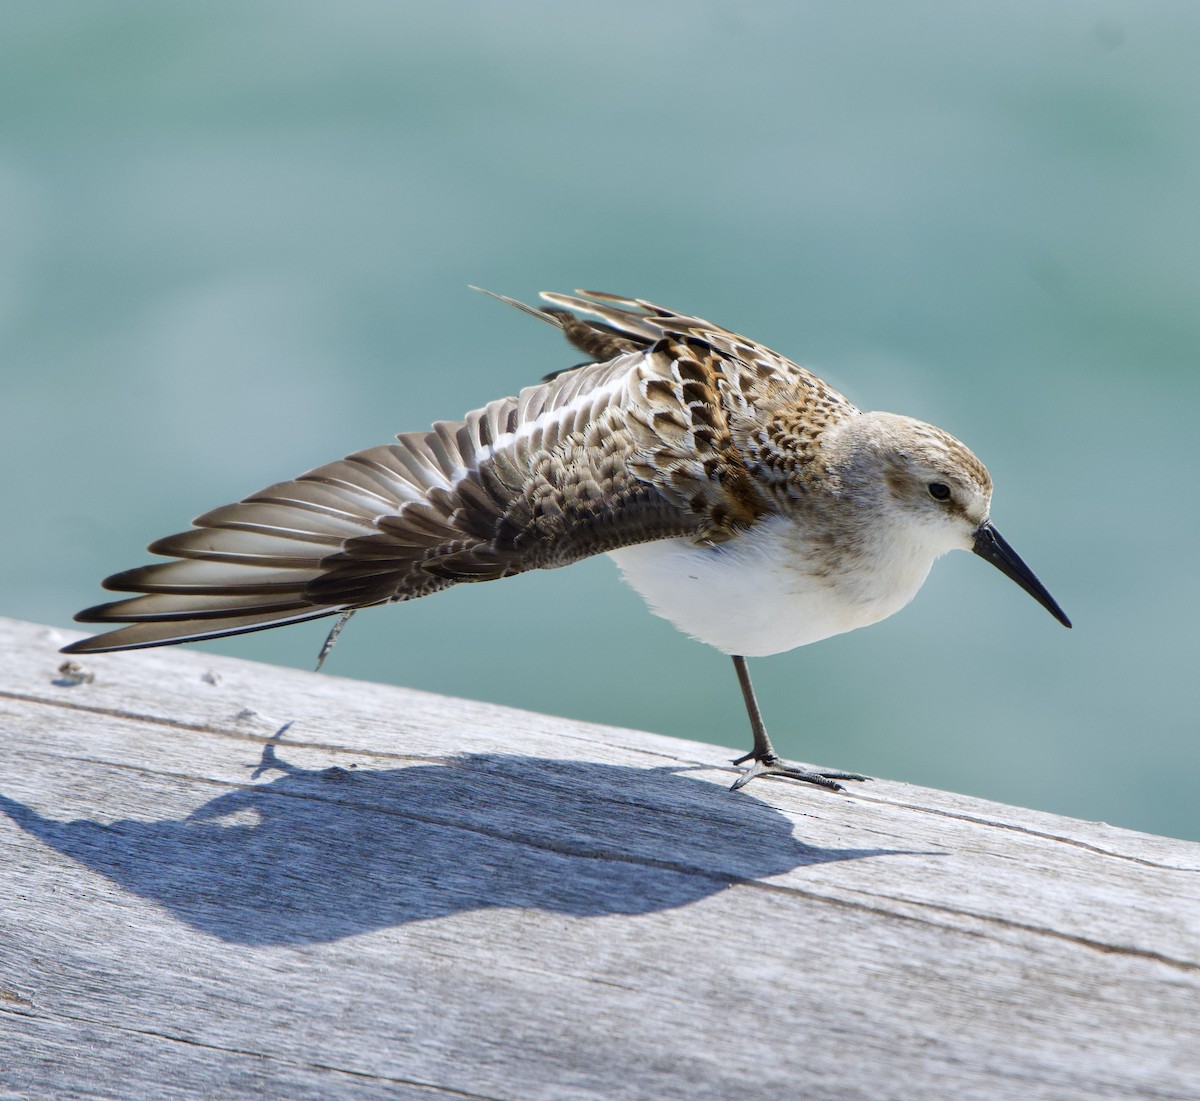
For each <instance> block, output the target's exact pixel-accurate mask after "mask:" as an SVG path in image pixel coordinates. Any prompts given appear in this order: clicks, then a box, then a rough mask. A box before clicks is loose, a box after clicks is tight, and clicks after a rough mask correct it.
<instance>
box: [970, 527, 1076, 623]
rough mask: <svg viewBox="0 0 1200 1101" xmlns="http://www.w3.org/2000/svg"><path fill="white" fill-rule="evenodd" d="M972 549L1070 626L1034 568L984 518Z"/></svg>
mask: <svg viewBox="0 0 1200 1101" xmlns="http://www.w3.org/2000/svg"><path fill="white" fill-rule="evenodd" d="M971 549H972V550H973V551H974V552H975V553H976V554H977V555H979V557H980V558H983V559H986V560H987V561H988V562H990V563H991V564H992V565H993V566H995V567H996V569H998V570H999V571H1000V572H1001V573H1002V574H1004V576H1005V577H1009V578H1011V579H1012V580H1013V581H1015V582H1016V583H1017V584H1018V585H1020V586H1021V588H1022V589H1024V590H1025V591H1026V592H1027V593H1028V594H1029V595H1030V596H1032V597H1033V599H1034V600H1036V601H1037V602H1038V603H1039V604H1040V605H1041V606H1042V607H1043V608H1045V609H1046V611H1048V612H1049V613H1050V614H1051V615H1052V616H1054V618H1055V619H1057V620H1058V622H1059V623H1061V624H1062V625H1063V626H1064V627H1070V626H1071V621H1070V620H1069V619H1068V618H1067V613H1066V612H1064V611H1063V610H1062V609H1061V608H1060V607H1059V606H1058V601H1056V600H1055V599H1054V597H1052V596H1051V595H1050V594H1049V593H1048V592H1047V591H1046V586H1045V585H1043V584H1042V583H1041V582H1040V581H1039V580H1038V579H1037V578H1036V577H1034V575H1033V570H1031V569H1030V568H1029V567H1028V566H1027V565H1025V563H1024V562H1022V561H1021V556H1020V555H1019V554H1017V552H1016V551H1015V550H1013V549H1012V547H1010V546H1009V545H1008V542H1007V541H1006V540H1005V539H1004V537H1003V536H1002V535H1001V534H1000V533H999V532H998V531H997V530H996V529H995V528H994V527H992V522H991V521H990V520H985V521H984V522H983V523H982V524H980V525H979V530H978V531H977V532H976V533H975V545H974V546H973V547H972V548H971Z"/></svg>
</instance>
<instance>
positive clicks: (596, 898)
mask: <svg viewBox="0 0 1200 1101" xmlns="http://www.w3.org/2000/svg"><path fill="white" fill-rule="evenodd" d="M274 769H278V770H281V771H282V772H283V775H282V776H279V777H278V778H276V779H274V780H271V781H270V782H267V783H262V784H257V785H254V786H251V787H248V788H239V789H237V790H235V791H231V792H227V793H226V794H223V795H219V796H217V797H216V798H214V799H212V800H210V801H209V802H207V803H205V804H203V805H202V806H200V807H199V808H198V809H197V810H196V811H194V812H193V813H192V814H190V815H189V816H187V817H186V818H182V819H165V820H160V821H140V820H134V819H124V820H121V821H117V822H112V823H101V822H95V821H91V820H88V819H76V820H74V821H59V820H55V819H51V818H46V817H43V816H42V815H40V814H38V813H37V812H36V811H34V810H32V809H31V808H29V807H27V806H24V805H23V804H20V803H18V802H16V801H14V800H11V799H8V798H7V797H5V796H2V795H0V810H2V811H4V812H5V813H6V814H8V816H9V817H10V818H11V819H12V820H13V821H14V822H15V823H17V824H18V825H19V826H20V827H21V828H23V829H24V830H26V831H27V832H28V833H30V834H32V835H33V836H35V837H37V838H39V839H40V840H42V841H43V842H45V843H46V844H47V845H50V846H52V847H53V848H55V849H56V850H58V851H59V852H61V853H64V854H65V855H67V856H69V857H71V858H72V859H73V860H75V861H78V862H79V863H80V864H82V865H84V866H85V867H87V868H89V869H91V870H92V871H95V872H98V873H99V874H101V875H103V876H106V877H107V878H108V879H110V880H111V881H112V882H114V883H116V884H118V885H119V886H120V887H122V888H123V889H124V890H126V891H129V892H131V893H133V894H135V895H138V896H141V897H142V898H145V899H147V900H149V901H151V902H153V903H155V904H156V905H158V906H160V907H162V908H163V909H165V910H166V911H168V912H169V913H171V914H172V915H174V916H175V917H176V918H178V919H179V920H180V921H183V922H186V923H187V924H188V925H190V926H192V927H194V928H196V929H199V930H202V931H203V932H205V933H209V934H211V935H213V936H216V937H219V938H220V939H222V940H224V941H227V942H230V943H236V944H247V945H282V944H307V943H315V942H326V941H332V940H337V939H339V938H342V937H347V936H352V935H354V934H357V933H363V932H367V931H370V930H375V929H380V928H385V927H389V926H395V925H401V924H404V923H406V922H411V921H422V920H429V919H434V918H439V917H445V916H447V915H450V914H455V913H458V912H461V911H466V910H478V909H486V908H496V907H506V908H526V909H536V910H544V911H548V912H552V913H559V914H570V915H575V916H578V917H598V916H603V915H616V914H645V913H650V912H654V911H660V910H668V909H673V908H675V907H679V906H685V905H687V904H688V903H691V902H695V901H698V900H699V899H702V898H706V897H708V896H710V895H713V894H716V893H717V892H719V891H723V890H726V889H728V888H730V887H732V886H734V885H736V884H739V883H745V882H747V881H751V880H757V879H762V878H765V877H767V876H775V875H780V874H782V873H784V872H788V871H791V870H792V869H794V868H797V867H803V866H806V865H815V864H824V863H829V862H831V861H839V860H854V859H860V858H863V857H869V856H884V855H898V854H899V850H894V849H827V848H818V847H815V846H812V845H807V844H805V843H804V842H802V841H799V840H797V839H796V838H795V837H794V836H793V832H792V828H793V826H792V822H791V821H790V820H789V819H788V818H787V817H786V816H785V815H783V814H782V813H780V812H779V811H778V810H776V809H775V808H773V807H771V806H769V805H768V804H766V803H764V802H762V801H761V800H759V799H757V798H755V797H754V796H753V795H750V794H748V793H747V792H744V791H743V792H738V793H737V794H731V793H730V792H729V791H728V790H727V789H726V788H725V787H724V786H718V785H715V784H712V783H711V782H707V781H704V780H700V779H697V778H694V777H691V776H687V775H682V774H679V773H677V772H675V771H672V770H670V769H667V768H663V769H638V768H629V767H626V766H621V765H608V764H597V763H588V762H581V761H565V760H552V759H540V758H531V757H516V756H508V755H500V754H495V755H475V756H468V757H462V758H456V759H453V760H450V761H447V762H445V763H439V764H432V765H419V766H413V767H408V768H397V769H372V770H366V769H355V770H347V769H343V768H326V769H321V770H306V769H300V768H295V767H293V766H289V765H286V764H284V763H282V762H280V761H278V760H277V759H276V758H275V757H274V756H273V748H272V747H270V746H268V752H267V753H266V754H264V758H263V765H261V766H260V768H259V769H258V772H256V774H255V775H256V776H257V775H258V774H259V773H261V772H263V771H264V770H274ZM817 797H819V798H826V797H827V796H824V795H820V796H817Z"/></svg>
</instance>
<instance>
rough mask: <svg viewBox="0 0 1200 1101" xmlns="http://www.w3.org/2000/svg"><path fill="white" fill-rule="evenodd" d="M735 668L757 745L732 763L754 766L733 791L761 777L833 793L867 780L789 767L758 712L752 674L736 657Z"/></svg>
mask: <svg viewBox="0 0 1200 1101" xmlns="http://www.w3.org/2000/svg"><path fill="white" fill-rule="evenodd" d="M733 667H734V668H735V669H736V670H737V675H738V683H739V684H740V685H741V686H742V698H743V699H744V700H745V701H746V713H747V714H748V715H749V716H750V729H751V731H752V732H753V734H754V745H753V747H752V748H751V750H750V752H749V753H744V754H743V755H742V756H741V757H738V758H737V760H735V761H734V762H733V763H734V764H735V765H741V764H745V763H746V762H747V761H752V762H753V764H752V765H751V766H750V767H749V768H748V769H746V770H745V771H744V772H743V773H742V774H741V776H739V777H738V778H737V779H736V780H735V781H734V782H733V786H732V787H731V788H730V789H729V790H730V791H737V789H738V788H741V787H745V786H746V785H747V784H748V783H750V781H751V780H753V779H755V778H756V777H759V776H781V777H783V778H785V779H788V780H802V781H803V782H804V783H806V784H816V785H817V787H822V788H828V789H829V790H830V791H841V790H842V785H841V784H839V783H838V782H837V781H838V780H866V779H867V777H866V776H860V775H858V773H857V772H810V771H809V770H808V769H806V768H799V767H797V766H796V765H789V764H787V763H786V762H785V761H784V760H783V759H782V758H781V757H780V756H779V754H778V753H776V752H775V747H774V746H773V745H772V744H771V737H770V735H769V734H768V733H767V727H766V724H765V723H763V717H762V711H760V710H759V707H758V700H757V699H756V698H755V696H754V685H752V684H751V683H750V670H749V669H747V668H746V659H745V658H744V657H741V656H738V655H735V656H734V658H733Z"/></svg>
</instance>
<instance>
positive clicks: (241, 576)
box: [67, 294, 853, 653]
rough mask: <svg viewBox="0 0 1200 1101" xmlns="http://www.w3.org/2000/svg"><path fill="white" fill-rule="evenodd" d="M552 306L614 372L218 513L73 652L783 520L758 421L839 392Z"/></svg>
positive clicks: (772, 439)
mask: <svg viewBox="0 0 1200 1101" xmlns="http://www.w3.org/2000/svg"><path fill="white" fill-rule="evenodd" d="M543 297H544V298H545V299H546V300H547V301H548V302H549V303H551V304H552V305H553V306H554V307H555V308H554V309H549V310H544V311H543V310H534V309H532V308H528V312H531V313H533V314H534V315H535V316H538V317H541V318H542V319H543V320H547V321H549V322H550V323H552V324H554V325H556V326H557V327H559V328H560V329H562V330H563V332H564V334H565V335H566V336H567V337H568V338H569V339H571V340H572V342H573V343H575V344H576V345H577V346H579V347H581V348H583V349H584V351H586V352H589V354H600V353H602V354H605V355H608V356H609V358H607V359H604V360H603V361H601V362H593V363H587V364H583V365H580V366H579V367H576V368H573V369H569V370H567V371H565V372H563V373H561V374H559V375H557V376H554V377H552V378H551V379H550V380H549V381H546V382H543V383H541V384H539V385H536V386H530V387H526V388H525V389H523V390H522V391H521V392H520V393H519V394H517V395H516V396H515V397H505V398H500V399H498V400H496V401H493V402H490V403H488V404H487V405H485V406H483V407H481V408H479V409H476V410H474V411H472V412H470V413H468V414H467V415H466V416H465V417H464V418H463V420H461V421H440V422H438V423H436V424H434V425H433V427H432V428H431V429H430V430H429V431H426V432H410V433H404V434H402V435H400V436H399V437H397V439H396V441H395V442H394V443H391V444H385V445H381V446H377V447H372V448H368V449H367V450H365V451H360V452H356V453H355V454H352V455H349V456H347V457H346V458H344V459H339V460H337V461H335V462H332V463H328V464H326V465H325V466H321V467H318V468H316V469H315V470H311V471H309V472H308V473H306V474H302V475H301V476H300V477H298V478H295V479H293V480H291V481H285V482H278V483H276V484H274V485H271V486H268V487H267V488H266V489H264V490H261V491H259V492H258V493H255V494H252V495H251V496H249V497H247V498H245V499H244V500H242V501H239V502H236V503H234V504H229V505H223V506H221V507H220V508H216V509H213V510H211V511H209V512H206V513H205V514H204V515H202V516H200V517H199V518H198V519H197V520H195V521H194V522H193V523H194V526H193V527H192V528H191V529H189V530H188V531H185V532H181V533H179V534H176V535H171V536H168V537H166V538H164V539H160V540H158V541H157V542H155V543H153V544H152V545H151V547H150V550H151V552H152V553H154V554H158V555H162V556H165V557H166V558H168V559H169V560H168V561H164V562H157V563H152V564H150V565H146V566H142V567H139V568H136V569H132V570H126V571H124V572H122V573H118V574H114V575H113V576H112V577H110V578H108V579H107V581H106V582H105V586H106V587H107V588H109V589H114V590H117V591H119V592H126V593H134V594H138V595H135V596H132V597H127V598H124V599H120V600H116V601H113V602H111V603H108V604H103V605H99V606H97V607H94V608H89V609H87V610H86V611H84V612H81V613H80V614H79V616H77V618H78V619H79V620H81V621H83V622H87V623H123V624H127V626H124V627H121V628H119V629H118V630H115V631H112V632H110V633H109V634H103V635H98V636H95V637H93V638H90V639H85V640H82V641H81V642H78V643H75V644H74V645H72V646H70V647H67V649H68V650H70V651H72V652H77V653H78V652H94V651H102V650H110V649H128V648H134V647H140V646H159V645H164V644H168V643H172V642H183V641H191V640H195V639H201V638H212V637H216V636H219V635H225V634H237V633H241V632H244V631H255V630H262V629H264V628H267V627H271V626H275V625H277V624H282V623H291V622H297V621H300V620H303V619H311V618H316V617H319V616H326V615H334V614H338V613H342V612H346V611H350V610H353V609H356V608H361V607H366V606H368V605H372V604H380V603H387V602H392V601H399V600H410V599H413V598H416V597H420V596H424V595H427V594H429V593H432V592H436V591H438V590H439V589H444V588H446V587H447V586H449V585H453V584H457V583H461V582H477V581H486V580H491V579H494V578H500V577H507V576H511V575H512V574H516V573H521V572H523V571H525V570H530V569H537V568H550V567H555V566H562V565H566V564H567V563H569V562H573V561H576V560H577V559H580V558H583V557H586V556H589V555H593V554H598V553H601V552H604V551H608V550H615V549H617V548H619V547H622V546H627V545H629V544H631V543H638V542H646V541H649V540H655V539H663V538H671V537H683V538H688V539H693V540H696V541H698V542H708V543H716V542H720V541H721V540H723V539H726V538H728V537H729V536H730V535H731V534H732V533H734V532H736V531H739V530H742V529H744V528H745V527H747V526H749V525H750V524H752V523H754V521H755V520H756V519H757V518H759V517H760V516H762V515H763V514H764V513H766V512H769V511H771V510H773V509H775V508H777V507H778V501H777V500H776V499H775V498H774V497H773V496H772V494H771V493H770V492H769V491H764V489H763V485H764V484H765V485H767V486H768V487H769V486H770V483H771V474H772V471H773V470H774V467H773V466H772V464H773V463H774V464H775V465H776V466H777V465H778V464H779V462H780V461H781V460H780V458H779V455H778V450H779V448H780V447H782V446H785V445H786V446H790V444H789V441H788V439H787V433H786V431H784V430H783V429H780V430H779V431H778V432H777V433H776V434H775V435H774V436H772V435H771V434H770V433H769V432H768V433H766V434H764V432H763V431H762V424H761V422H760V419H759V417H758V414H759V413H760V412H761V409H759V408H757V406H759V405H761V406H762V407H763V408H766V409H767V411H768V413H769V414H771V415H773V409H774V407H772V406H770V399H771V396H772V394H773V393H774V392H775V391H779V390H787V391H792V392H794V393H793V403H794V398H795V395H796V394H800V395H801V396H803V395H805V394H808V395H810V396H811V394H813V393H818V394H821V395H824V394H825V391H827V388H825V391H822V390H820V388H821V387H822V386H823V384H821V383H819V381H818V380H815V378H814V377H813V376H811V375H809V374H808V372H806V371H804V370H803V369H802V368H799V367H797V366H796V365H794V364H791V363H790V362H789V361H787V360H785V359H783V358H782V357H780V356H777V355H776V354H775V353H773V352H770V351H768V350H767V349H764V348H761V347H760V346H758V345H755V344H754V343H753V342H751V341H746V340H745V339H744V338H742V337H738V336H737V335H736V334H734V333H731V332H729V331H728V330H725V329H721V328H719V327H717V326H713V325H710V324H709V323H708V322H704V321H701V320H699V319H697V318H692V317H688V316H687V315H684V314H678V313H675V312H674V311H671V310H666V309H663V308H661V307H658V306H655V305H653V304H652V303H649V302H646V301H645V300H642V299H628V298H620V297H618V296H615V295H600V294H592V295H590V296H589V297H588V298H586V299H585V298H579V297H573V296H566V295H554V294H546V295H544V296H543ZM566 311H571V312H570V313H567V312H566ZM577 314H582V315H584V316H583V317H578V316H576V315H577ZM588 319H596V320H588ZM828 393H833V392H832V391H829V392H828ZM821 400H827V401H830V402H831V403H832V404H831V409H833V413H831V416H834V415H835V414H836V413H837V411H838V410H837V408H836V406H837V402H841V403H843V404H844V405H845V407H846V408H847V409H851V410H852V408H853V407H850V406H849V405H848V403H845V399H843V398H841V397H840V395H836V394H835V393H834V396H833V398H832V399H830V398H828V397H827V396H822V399H821ZM784 408H786V402H784V403H782V404H781V405H780V409H784ZM780 415H781V416H782V414H780ZM769 420H770V416H768V421H769Z"/></svg>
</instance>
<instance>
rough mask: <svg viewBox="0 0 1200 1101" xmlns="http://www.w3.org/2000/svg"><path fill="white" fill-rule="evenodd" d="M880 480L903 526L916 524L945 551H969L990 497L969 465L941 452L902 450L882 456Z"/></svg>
mask: <svg viewBox="0 0 1200 1101" xmlns="http://www.w3.org/2000/svg"><path fill="white" fill-rule="evenodd" d="M955 442H956V443H957V441H955ZM959 447H962V445H961V444H959ZM962 450H963V451H966V448H962ZM939 452H940V453H939ZM972 458H974V456H972ZM976 462H978V460H976ZM980 469H982V467H980ZM884 478H885V481H886V484H887V492H888V496H889V498H890V500H891V503H892V504H893V505H894V506H896V507H897V508H898V510H899V511H900V513H901V514H902V515H903V517H904V519H905V521H906V522H908V523H912V524H915V525H919V526H920V527H921V528H922V529H924V530H925V531H926V532H927V534H929V535H931V536H932V537H933V538H934V540H935V541H936V542H939V543H942V544H943V545H944V546H945V548H946V549H947V550H951V549H962V550H970V549H971V548H972V546H973V544H974V541H975V535H976V532H978V530H979V527H980V525H981V524H983V523H984V521H985V520H987V517H988V509H989V507H990V505H991V496H992V493H991V485H990V484H984V483H983V482H982V481H981V480H980V478H979V476H978V474H977V473H976V472H975V471H974V470H973V469H972V468H971V467H970V466H969V465H968V464H965V463H963V462H961V461H957V456H955V455H954V454H953V453H952V452H946V451H941V449H940V448H930V447H928V446H926V447H922V448H921V449H920V450H916V449H911V448H906V449H905V450H903V451H899V452H892V453H891V454H890V455H888V456H887V459H886V462H885V474H884Z"/></svg>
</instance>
